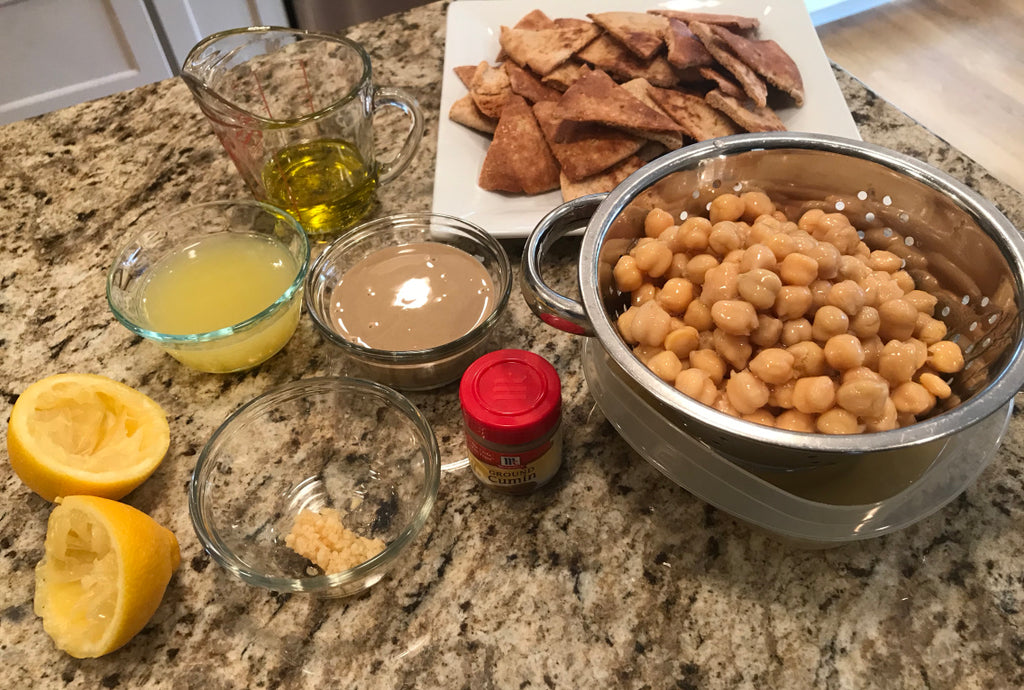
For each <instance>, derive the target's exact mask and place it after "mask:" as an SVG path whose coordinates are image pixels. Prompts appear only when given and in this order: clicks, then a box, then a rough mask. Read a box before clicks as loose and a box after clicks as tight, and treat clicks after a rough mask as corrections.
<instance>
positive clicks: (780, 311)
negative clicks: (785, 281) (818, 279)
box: [774, 285, 814, 321]
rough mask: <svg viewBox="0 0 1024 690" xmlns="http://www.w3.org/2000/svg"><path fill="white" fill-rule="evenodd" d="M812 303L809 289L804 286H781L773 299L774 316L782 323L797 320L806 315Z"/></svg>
mask: <svg viewBox="0 0 1024 690" xmlns="http://www.w3.org/2000/svg"><path fill="white" fill-rule="evenodd" d="M813 301H814V296H813V295H812V294H811V289H810V288H809V287H806V286H804V285H783V286H782V287H781V288H779V293H778V295H776V297H775V305H774V308H775V315H776V316H778V317H779V318H780V319H782V320H783V321H792V320H793V319H799V318H802V317H803V316H804V314H806V313H807V312H808V311H809V310H810V308H811V303H812V302H813Z"/></svg>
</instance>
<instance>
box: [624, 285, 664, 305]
mask: <svg viewBox="0 0 1024 690" xmlns="http://www.w3.org/2000/svg"><path fill="white" fill-rule="evenodd" d="M659 292H660V290H658V288H657V286H656V285H655V284H654V283H644V284H643V285H641V286H640V287H638V288H637V289H636V290H633V292H631V293H630V294H629V303H630V304H632V305H633V306H634V307H639V306H640V305H642V304H643V303H644V302H650V301H651V300H652V299H654V298H656V297H657V296H658V293H659Z"/></svg>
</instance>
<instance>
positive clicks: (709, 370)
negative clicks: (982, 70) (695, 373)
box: [690, 349, 726, 386]
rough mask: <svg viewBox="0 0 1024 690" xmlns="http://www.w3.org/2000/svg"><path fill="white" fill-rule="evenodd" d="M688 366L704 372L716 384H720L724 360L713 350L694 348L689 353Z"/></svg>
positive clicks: (722, 376) (723, 375)
mask: <svg viewBox="0 0 1024 690" xmlns="http://www.w3.org/2000/svg"><path fill="white" fill-rule="evenodd" d="M690 366H691V367H693V368H695V369H700V370H701V371H703V372H704V373H706V374H707V375H708V377H709V378H710V379H711V380H712V381H714V383H715V385H716V386H720V385H722V379H724V378H725V372H726V367H725V360H724V359H722V358H721V357H720V356H719V354H718V353H717V352H715V351H714V350H706V349H701V350H694V351H693V352H691V353H690Z"/></svg>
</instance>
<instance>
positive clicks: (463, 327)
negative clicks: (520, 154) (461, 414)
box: [305, 213, 512, 391]
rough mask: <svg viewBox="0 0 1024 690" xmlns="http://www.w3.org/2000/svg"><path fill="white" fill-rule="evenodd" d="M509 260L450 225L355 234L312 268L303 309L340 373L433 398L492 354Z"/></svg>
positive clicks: (443, 220)
mask: <svg viewBox="0 0 1024 690" xmlns="http://www.w3.org/2000/svg"><path fill="white" fill-rule="evenodd" d="M511 292H512V270H511V265H510V263H509V259H508V254H507V253H506V252H505V250H504V248H503V247H502V246H501V244H499V243H498V241H497V240H496V239H494V237H492V236H491V235H490V234H489V233H488V232H487V231H486V230H484V229H483V228H480V227H478V226H476V225H474V224H472V223H469V222H466V221H464V220H461V219H459V218H454V217H452V216H446V215H441V214H435V213H406V214H400V215H393V216H388V217H386V218H379V219H377V220H372V221H369V222H367V223H364V224H362V225H360V226H359V227H357V228H355V229H354V230H353V231H352V232H350V233H348V234H346V235H344V236H343V237H341V238H339V239H337V240H335V241H334V242H333V243H331V244H330V245H328V246H327V247H326V248H325V249H324V251H323V253H322V254H321V255H320V256H319V257H318V258H317V259H316V261H314V262H313V265H312V267H311V268H310V273H309V278H308V280H307V286H306V295H305V299H306V307H307V308H308V310H309V313H310V315H311V316H312V318H313V322H314V323H315V324H316V326H317V329H318V330H319V331H320V333H321V334H322V335H323V337H324V338H325V339H326V340H327V341H329V342H330V343H333V344H334V345H335V346H337V348H338V351H339V353H340V354H341V355H342V356H341V357H340V358H339V365H340V366H339V368H340V370H341V372H342V373H344V374H345V375H351V376H359V377H363V378H368V379H371V380H373V381H377V382H379V383H382V384H384V385H386V386H390V387H392V388H397V389H399V390H405V391H420V390H429V389H432V388H438V387H441V386H444V385H446V384H449V383H452V382H453V381H456V380H458V379H459V377H460V376H462V372H463V371H465V369H466V367H468V366H469V365H470V364H471V363H472V362H473V361H474V360H475V359H476V358H477V357H479V356H480V355H482V354H485V353H486V352H488V351H489V350H490V349H493V345H494V343H493V340H494V339H493V336H494V334H495V330H496V329H497V327H498V324H499V323H500V322H501V317H502V315H503V314H504V312H505V309H506V307H507V306H508V299H509V295H510V294H511Z"/></svg>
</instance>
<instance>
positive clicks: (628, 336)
mask: <svg viewBox="0 0 1024 690" xmlns="http://www.w3.org/2000/svg"><path fill="white" fill-rule="evenodd" d="M636 312H637V307H630V308H629V309H627V310H626V311H624V312H622V313H621V314H619V318H618V319H617V320H616V321H615V325H616V326H618V328H619V335H621V336H622V339H623V340H625V341H626V342H627V343H629V344H630V345H636V344H637V340H636V338H634V337H633V319H634V318H635V317H636Z"/></svg>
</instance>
